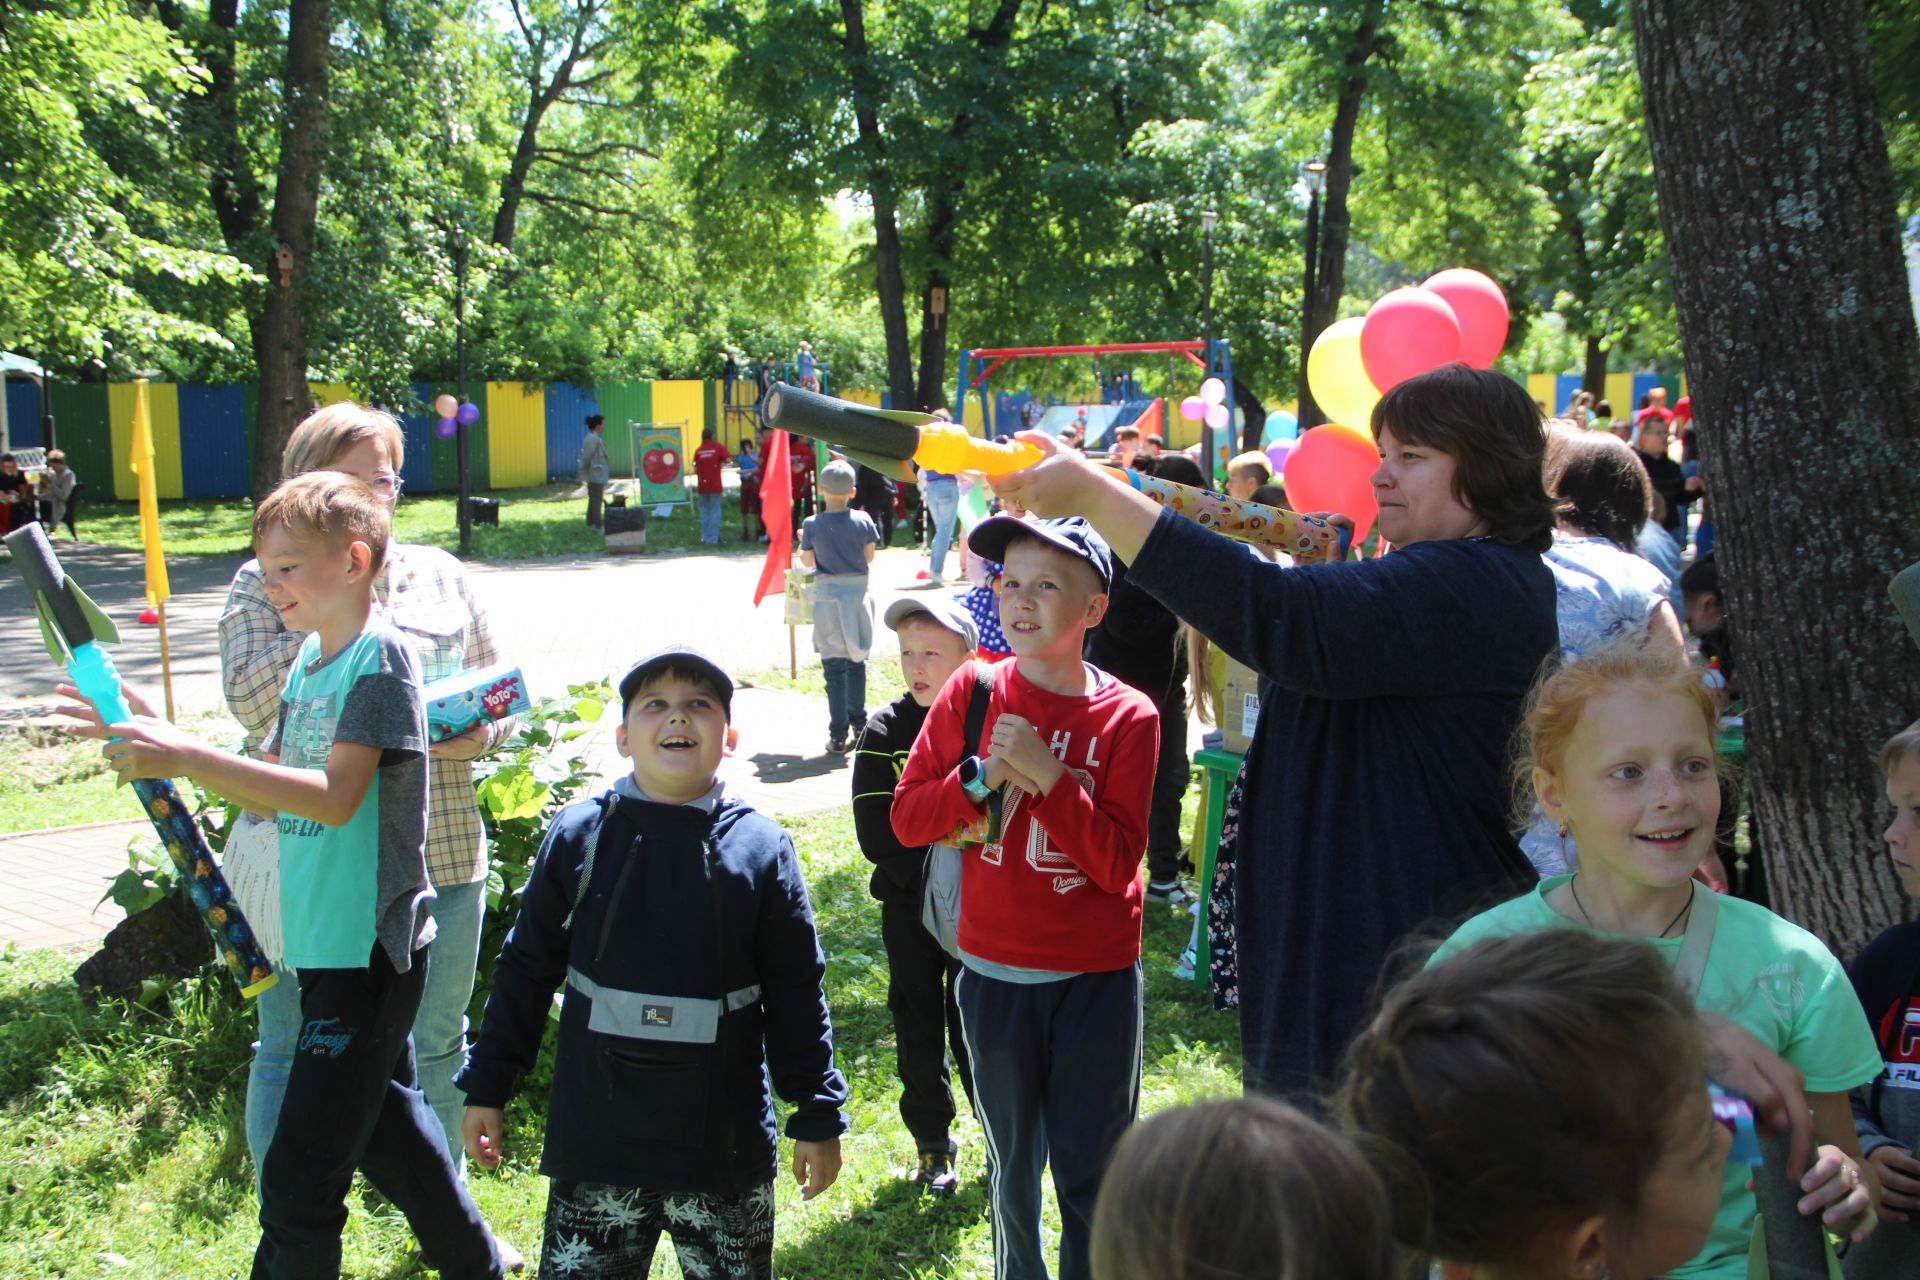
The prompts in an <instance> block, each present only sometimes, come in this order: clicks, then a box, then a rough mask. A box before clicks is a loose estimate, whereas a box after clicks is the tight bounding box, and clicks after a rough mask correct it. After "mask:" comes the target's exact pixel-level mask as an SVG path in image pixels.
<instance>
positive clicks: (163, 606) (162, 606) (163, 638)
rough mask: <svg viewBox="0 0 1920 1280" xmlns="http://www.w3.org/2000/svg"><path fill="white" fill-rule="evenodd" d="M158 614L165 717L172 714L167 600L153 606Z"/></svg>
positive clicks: (171, 666) (171, 660)
mask: <svg viewBox="0 0 1920 1280" xmlns="http://www.w3.org/2000/svg"><path fill="white" fill-rule="evenodd" d="M154 611H155V612H156V613H158V614H159V615H160V688H161V691H162V692H164V693H165V694H166V696H167V719H169V720H172V719H173V718H174V715H173V657H172V655H171V654H170V653H169V652H168V650H167V602H166V601H165V600H162V601H161V602H160V603H159V604H157V605H155V606H154Z"/></svg>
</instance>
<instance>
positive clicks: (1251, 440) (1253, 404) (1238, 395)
mask: <svg viewBox="0 0 1920 1280" xmlns="http://www.w3.org/2000/svg"><path fill="white" fill-rule="evenodd" d="M1233 403H1234V407H1235V408H1237V409H1239V410H1240V414H1241V416H1242V418H1243V419H1244V421H1243V422H1242V423H1241V424H1240V452H1242V453H1251V452H1253V451H1254V450H1255V449H1258V448H1259V447H1260V437H1261V435H1262V434H1263V433H1264V432H1265V431H1266V429H1267V407H1266V406H1265V405H1263V404H1261V403H1260V397H1259V396H1257V395H1255V394H1253V388H1251V387H1249V386H1248V385H1247V384H1246V383H1244V382H1242V381H1240V379H1238V378H1235V379H1234V380H1233Z"/></svg>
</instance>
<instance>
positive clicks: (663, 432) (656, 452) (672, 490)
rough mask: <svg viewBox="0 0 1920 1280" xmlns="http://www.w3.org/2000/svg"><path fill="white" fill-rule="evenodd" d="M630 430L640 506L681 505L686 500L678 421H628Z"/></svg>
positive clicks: (684, 456) (683, 461) (684, 470)
mask: <svg viewBox="0 0 1920 1280" xmlns="http://www.w3.org/2000/svg"><path fill="white" fill-rule="evenodd" d="M630 425H631V427H632V430H633V456H634V458H635V460H636V461H635V463H634V479H635V480H637V481H638V482H639V485H640V501H639V503H638V504H637V505H639V506H643V507H665V506H673V505H684V504H685V503H686V500H687V483H686V480H687V459H686V455H685V454H684V453H683V452H682V451H681V448H680V434H681V429H682V428H681V424H679V423H677V422H676V423H671V424H668V425H664V426H663V425H659V424H656V423H652V422H635V423H632V424H630Z"/></svg>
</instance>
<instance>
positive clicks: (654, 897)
mask: <svg viewBox="0 0 1920 1280" xmlns="http://www.w3.org/2000/svg"><path fill="white" fill-rule="evenodd" d="M604 799H605V796H602V797H597V798H596V799H594V800H589V801H582V802H580V803H577V804H572V805H568V806H567V807H566V808H564V809H562V810H561V811H560V813H559V814H558V815H557V816H556V817H555V819H554V823H553V827H552V829H551V830H549V831H548V832H547V839H546V843H545V844H544V845H542V846H541V849H540V855H539V857H538V859H537V860H536V861H535V863H534V868H533V874H532V875H531V877H530V878H529V879H528V881H527V885H526V889H525V893H524V897H523V899H522V902H521V905H520V918H519V920H518V922H517V923H515V925H514V927H513V930H512V932H510V933H509V934H508V935H507V941H506V944H505V945H504V946H503V947H502V948H501V950H500V959H499V961H498V963H497V964H496V965H495V966H494V971H493V992H492V994H491V995H489V996H488V997H487V1012H486V1017H485V1019H484V1021H483V1022H482V1024H481V1027H480V1036H479V1039H478V1041H477V1043H476V1044H475V1045H474V1049H473V1055H472V1058H471V1060H470V1061H469V1062H468V1064H467V1068H466V1070H465V1071H464V1072H462V1073H461V1075H460V1077H459V1078H458V1080H457V1081H456V1083H457V1084H458V1085H459V1087H460V1088H461V1089H463V1090H465V1092H466V1094H467V1102H468V1103H469V1105H472V1106H487V1107H501V1106H504V1105H505V1104H506V1102H507V1099H508V1098H509V1097H510V1096H511V1095H512V1093H513V1089H514V1086H515V1084H516V1083H517V1082H518V1081H519V1078H520V1076H521V1075H522V1074H524V1073H525V1072H526V1071H527V1070H528V1069H529V1068H530V1067H532V1066H533V1063H534V1060H535V1058H536V1057H537V1056H538V1054H539V1051H540V1039H541V1036H542V1035H543V1034H544V1033H545V1031H546V1027H547V1023H548V1011H549V1009H550V1008H551V1006H552V1001H553V993H554V992H555V991H556V990H557V989H558V988H559V987H560V986H561V985H562V984H563V983H565V984H566V985H567V995H566V1001H565V1006H564V1009H563V1011H562V1013H561V1016H560V1040H559V1051H558V1055H557V1057H556V1060H555V1065H554V1079H553V1093H552V1096H551V1099H550V1101H549V1103H548V1110H547V1125H546V1147H545V1150H544V1151H543V1153H542V1155H541V1159H540V1170H541V1172H542V1173H545V1174H547V1175H548V1176H550V1177H554V1178H564V1179H572V1180H576V1181H582V1182H600V1183H608V1184H611V1185H615V1186H628V1187H645V1188H646V1189H648V1190H651V1191H677V1192H715V1193H722V1194H737V1193H739V1192H741V1191H745V1190H748V1189H750V1188H753V1187H756V1186H761V1185H763V1184H765V1183H767V1182H769V1181H771V1180H772V1178H773V1176H774V1172H775V1155H776V1144H775V1128H774V1117H773V1105H772V1099H771V1098H770V1097H769V1096H768V1074H769V1068H771V1076H772V1085H773V1088H774V1089H775V1090H777V1091H778V1092H779V1094H780V1096H781V1097H782V1098H784V1099H786V1100H787V1101H788V1102H790V1103H792V1104H793V1105H794V1108H795V1110H794V1112H793V1114H792V1116H791V1117H789V1118H788V1121H787V1136H788V1137H789V1138H794V1139H798V1140H802V1141H822V1140H825V1139H828V1138H836V1137H838V1136H839V1135H840V1134H841V1133H843V1132H845V1130H846V1127H847V1122H846V1117H845V1116H844V1115H843V1114H842V1113H841V1111H840V1108H841V1107H842V1106H844V1105H845V1103H846V1101H847V1084H846V1081H845V1080H844V1079H842V1078H841V1075H840V1073H839V1071H837V1070H836V1069H835V1068H834V1065H833V1030H832V1027H831V1026H830V1025H829V1023H828V1018H827V1002H826V996H825V993H824V991H823V990H822V985H821V984H822V981H823V979H824V976H825V972H826V962H825V959H824V957H823V956H822V955H821V952H820V943H819V940H818V939H817V938H816V936H815V934H814V928H813V912H812V909H811V908H810V907H809V905H808V902H807V886H806V883H805V881H804V880H803V879H802V878H801V874H800V865H799V861H798V859H797V858H796V856H795V854H794V849H793V842H792V840H790V839H789V838H788V836H787V833H786V832H785V831H784V830H782V829H781V827H780V826H779V824H778V823H775V822H774V821H773V820H771V819H770V818H767V817H764V816H762V815H761V814H758V813H756V812H754V811H753V810H752V809H751V808H749V807H748V806H747V805H745V804H743V803H741V802H739V801H736V800H731V799H723V800H722V802H721V803H720V805H719V807H718V809H717V810H716V811H715V812H714V813H713V814H712V815H708V814H707V813H704V812H702V811H701V810H700V809H697V808H693V807H689V806H684V805H664V804H652V803H649V802H647V801H643V800H639V799H635V798H632V797H625V796H622V797H619V798H618V799H617V800H616V801H615V802H614V803H613V805H612V807H611V809H610V810H608V812H607V816H606V820H605V824H604V826H603V827H602V828H601V831H600V837H599V841H598V847H597V851H596V854H595V858H594V867H593V872H592V877H591V883H590V887H589V889H588V892H587V894H586V897H585V898H584V899H583V900H582V901H581V902H580V905H579V908H578V910H577V911H575V910H574V899H575V896H576V891H577V888H578V885H579V882H580V872H581V864H582V859H583V856H584V852H585V844H586V839H587V835H588V833H589V832H590V831H591V830H592V828H593V825H594V823H595V822H596V821H598V820H599V818H600V813H601V809H602V802H603V800H604ZM569 912H573V920H572V923H571V925H569V924H568V923H567V917H568V913H569ZM569 970H571V971H572V973H571V975H570V973H569ZM582 979H584V982H583V981H582ZM730 996H731V997H732V998H731V999H729V997H730ZM715 1001H719V1002H721V1006H720V1007H723V1008H726V1009H727V1012H725V1013H724V1014H718V1015H717V1017H716V1016H715V1013H714V1006H713V1003H712V1002H715ZM716 1024H717V1030H715V1029H714V1028H715V1026H716ZM703 1025H704V1028H705V1029H704V1030H703Z"/></svg>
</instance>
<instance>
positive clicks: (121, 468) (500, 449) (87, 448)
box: [5, 373, 1685, 501]
mask: <svg viewBox="0 0 1920 1280" xmlns="http://www.w3.org/2000/svg"><path fill="white" fill-rule="evenodd" d="M1579 386H1580V378H1579V376H1578V375H1577V374H1559V375H1555V374H1538V373H1537V374H1532V375H1530V376H1529V377H1528V378H1527V390H1528V391H1529V392H1530V393H1531V394H1532V395H1533V396H1534V398H1535V399H1537V400H1539V401H1541V402H1542V403H1544V404H1545V405H1546V406H1547V408H1548V411H1549V412H1558V411H1559V410H1560V408H1561V406H1563V405H1564V404H1566V402H1567V400H1568V398H1569V397H1571V396H1572V394H1573V392H1574V391H1575V390H1576V389H1578V387H1579ZM1655 386H1665V387H1666V388H1667V389H1668V403H1672V402H1673V401H1674V400H1675V399H1677V398H1678V397H1679V396H1680V395H1682V394H1684V392H1685V386H1684V383H1683V382H1682V381H1681V380H1680V379H1679V378H1678V377H1677V376H1670V375H1663V374H1650V373H1638V374H1626V373H1619V374H1610V375H1609V376H1608V378H1607V386H1606V391H1607V398H1608V399H1609V400H1610V401H1612V404H1613V410H1614V413H1615V414H1616V415H1618V416H1626V415H1627V414H1629V413H1631V411H1632V409H1633V408H1634V406H1636V405H1638V404H1639V402H1640V397H1641V396H1642V395H1644V394H1646V392H1647V391H1649V390H1650V389H1652V388H1653V387H1655ZM452 390H453V388H452V387H451V386H447V385H444V384H441V383H427V382H417V383H415V384H414V385H413V403H412V404H411V405H409V406H406V407H405V409H404V410H403V411H402V412H401V414H400V415H399V416H400V422H401V427H402V429H403V431H404V433H405V437H406V456H405V459H404V462H403V465H402V467H401V476H402V478H403V479H404V480H405V482H406V488H407V492H409V493H430V492H435V491H446V490H450V489H453V488H455V487H456V485H457V483H458V481H457V478H456V477H457V474H458V473H457V457H456V447H455V445H454V443H453V442H452V441H450V440H441V439H440V438H439V437H438V436H437V435H436V434H435V432H434V429H433V428H434V422H435V415H434V412H433V409H432V408H431V405H432V402H433V399H434V397H436V396H438V395H440V394H441V393H443V392H451V391H452ZM312 391H313V394H314V398H315V400H316V401H317V402H318V403H320V404H331V403H333V402H335V401H338V400H344V399H347V398H349V397H350V396H351V394H352V392H351V389H350V388H349V387H347V386H345V385H342V384H338V383H325V384H320V383H316V384H314V385H313V387H312ZM5 394H6V397H7V410H8V418H9V423H8V426H9V432H10V436H11V441H12V443H13V444H15V445H19V446H22V447H33V446H44V445H45V443H46V442H45V441H44V440H43V439H42V438H41V425H40V391H39V388H38V387H36V386H35V385H34V384H32V383H30V382H18V381H15V382H8V383H7V384H6V388H5ZM842 394H843V395H845V396H846V398H848V399H850V400H856V401H860V402H861V403H865V404H875V405H877V404H879V403H880V402H881V397H880V395H879V394H878V393H875V392H869V391H852V392H843V393H842ZM147 395H148V404H149V407H150V410H151V413H152V427H153V447H154V456H155V461H156V463H157V465H158V479H159V486H160V496H161V497H162V498H237V497H242V496H244V495H245V494H246V492H247V472H248V466H249V462H250V459H251V455H252V451H253V432H254V425H253V424H254V389H253V388H252V387H251V386H238V385H230V384H229V385H222V386H200V385H195V384H190V383H171V382H155V383H150V384H148V388H147ZM48 399H49V406H48V407H49V409H50V411H51V412H52V414H53V419H54V437H55V442H56V443H57V444H58V445H59V446H60V448H62V449H64V450H65V451H66V454H67V460H68V463H69V465H70V466H71V467H72V468H73V470H74V471H75V473H76V474H78V475H79V476H80V478H81V479H82V480H83V481H84V482H86V484H87V485H88V486H89V488H90V490H91V491H92V492H93V493H94V494H95V495H96V496H99V497H103V498H104V497H105V496H106V495H107V493H108V492H109V491H111V493H112V495H113V497H115V498H119V499H122V500H129V501H130V500H132V499H133V498H134V497H135V488H134V478H133V473H132V472H131V471H129V470H128V469H127V451H128V444H129V441H130V438H131V435H132V431H133V403H134V384H132V383H98V382H87V383H74V382H55V383H53V384H51V386H50V387H49V389H48ZM474 400H475V402H476V403H477V404H479V406H480V421H479V422H478V424H476V426H475V428H474V430H473V431H472V433H471V434H470V435H469V437H468V457H469V462H470V466H471V475H472V483H473V487H474V488H475V489H476V490H486V489H519V488H528V487H532V486H536V485H541V484H545V483H547V482H549V481H553V480H564V479H569V478H571V477H572V476H573V475H574V474H575V470H576V468H577V466H578V463H579V457H580V443H581V440H582V439H583V438H584V437H585V436H586V430H587V429H586V419H587V416H588V415H589V414H593V413H600V414H604V415H605V416H606V419H607V432H606V436H607V453H608V455H609V458H610V459H611V461H612V464H613V472H614V474H615V475H616V476H619V475H627V474H631V473H632V470H633V435H632V432H631V431H630V430H629V429H628V428H629V426H630V425H631V424H636V423H658V424H664V423H680V424H683V425H682V427H681V440H682V445H683V448H684V450H685V452H686V453H687V454H688V455H689V456H690V455H691V454H692V453H693V450H694V449H695V448H696V447H697V446H698V445H699V443H700V433H701V432H702V430H704V429H705V428H707V427H709V426H711V427H713V428H714V429H715V430H716V432H717V433H718V434H719V435H720V436H721V438H722V441H723V443H725V444H726V445H727V447H728V448H729V449H737V448H738V447H739V443H740V442H739V439H738V436H740V435H741V434H743V432H744V420H743V419H742V417H741V416H740V415H738V414H727V413H725V412H724V411H723V391H722V388H721V384H719V383H717V382H711V381H707V382H701V381H693V380H662V381H625V382H603V383H600V384H599V385H598V386H591V387H583V386H574V385H572V384H570V383H565V382H549V383H537V382H487V383H482V384H480V385H479V386H478V387H476V388H475V395H474ZM1172 416H1173V418H1174V419H1175V420H1176V421H1174V422H1172V423H1170V424H1169V425H1170V426H1171V427H1172V429H1173V430H1172V434H1171V435H1170V438H1169V443H1172V444H1173V445H1174V446H1175V447H1176V448H1177V447H1179V446H1180V445H1181V444H1183V443H1187V441H1186V440H1184V439H1183V437H1184V436H1187V435H1193V436H1195V437H1196V438H1197V432H1195V431H1183V430H1182V428H1183V427H1191V425H1192V424H1189V423H1184V422H1180V421H1178V418H1179V415H1178V414H1174V415H1172Z"/></svg>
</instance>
